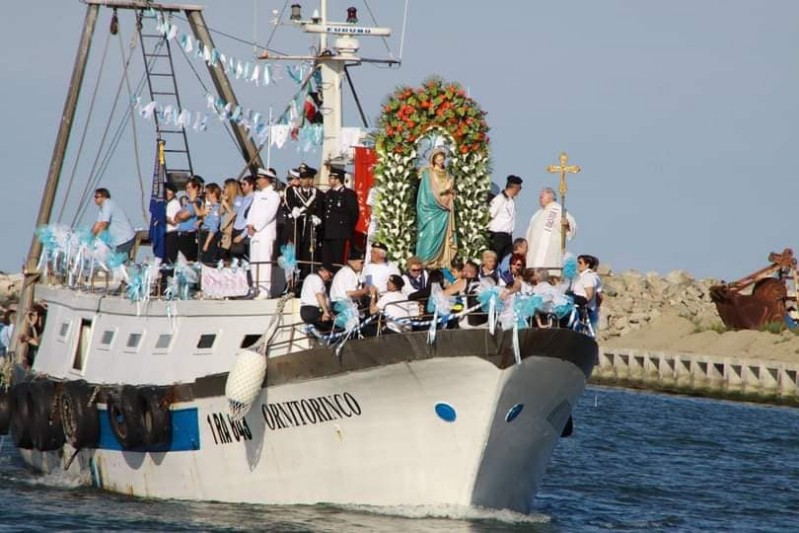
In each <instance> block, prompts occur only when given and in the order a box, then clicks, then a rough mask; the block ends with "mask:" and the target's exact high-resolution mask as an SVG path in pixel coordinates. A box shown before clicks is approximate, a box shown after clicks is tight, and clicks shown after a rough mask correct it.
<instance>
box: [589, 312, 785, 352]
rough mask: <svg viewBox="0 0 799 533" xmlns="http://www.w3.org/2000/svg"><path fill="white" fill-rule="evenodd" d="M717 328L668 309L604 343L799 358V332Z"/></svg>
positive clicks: (633, 347)
mask: <svg viewBox="0 0 799 533" xmlns="http://www.w3.org/2000/svg"><path fill="white" fill-rule="evenodd" d="M717 329H721V328H705V327H703V326H697V325H696V323H695V322H694V321H691V320H688V319H687V318H684V317H682V316H679V315H678V314H676V313H669V312H667V313H664V314H663V315H662V316H660V317H658V318H656V319H654V320H652V321H651V322H650V323H649V324H647V325H646V326H644V327H642V328H641V329H639V330H636V331H632V332H630V333H628V334H626V335H623V336H620V337H614V338H611V339H608V340H605V341H603V342H602V343H601V347H602V348H631V349H637V350H651V351H663V352H679V353H694V354H706V355H721V356H734V357H741V358H755V359H763V360H769V361H785V362H799V333H794V332H793V331H787V330H786V331H783V332H781V333H770V332H768V331H751V330H749V331H721V332H719V331H716V330H717Z"/></svg>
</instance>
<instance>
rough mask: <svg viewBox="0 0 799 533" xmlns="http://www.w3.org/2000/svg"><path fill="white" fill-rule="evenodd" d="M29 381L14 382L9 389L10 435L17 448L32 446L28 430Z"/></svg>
mask: <svg viewBox="0 0 799 533" xmlns="http://www.w3.org/2000/svg"><path fill="white" fill-rule="evenodd" d="M29 389H30V382H28V381H23V382H20V383H15V384H14V386H13V387H11V390H10V391H9V404H10V407H11V435H12V436H13V437H14V444H15V445H16V446H17V448H22V449H23V450H30V449H32V448H33V441H32V440H31V431H30V426H29V422H30V420H29V419H30V404H29V400H28V397H29V394H28V390H29Z"/></svg>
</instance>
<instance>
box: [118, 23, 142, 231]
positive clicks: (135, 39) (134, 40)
mask: <svg viewBox="0 0 799 533" xmlns="http://www.w3.org/2000/svg"><path fill="white" fill-rule="evenodd" d="M122 40H123V39H122V34H121V33H120V35H119V54H120V57H121V58H122V61H123V63H124V62H125V61H126V60H125V47H124V46H123V44H122ZM138 41H139V32H138V31H134V32H133V35H131V37H130V45H129V48H130V55H131V56H133V51H134V50H135V49H136V46H137V43H138ZM122 76H123V77H124V78H125V88H126V89H127V91H128V105H129V106H130V107H133V105H134V104H133V102H134V99H133V92H132V91H131V90H130V78H129V77H128V69H127V68H123V69H122ZM129 115H130V129H131V134H132V137H133V158H134V160H135V161H136V175H137V176H138V178H139V201H140V202H141V205H140V207H141V215H142V219H144V221H145V222H147V220H148V218H147V208H146V207H145V205H144V198H145V193H144V176H143V175H142V171H141V161H139V137H138V135H137V133H136V118H135V117H134V116H133V113H129Z"/></svg>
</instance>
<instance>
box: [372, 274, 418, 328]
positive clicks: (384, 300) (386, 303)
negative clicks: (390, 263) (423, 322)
mask: <svg viewBox="0 0 799 533" xmlns="http://www.w3.org/2000/svg"><path fill="white" fill-rule="evenodd" d="M404 285H405V282H404V281H403V280H402V276H399V275H397V274H391V275H390V276H389V277H388V280H387V281H386V292H384V293H383V295H382V296H380V297H378V296H377V290H375V289H373V290H372V296H371V302H370V304H369V311H370V312H371V313H372V314H375V313H383V316H384V317H385V319H386V328H387V329H388V331H393V332H395V333H402V332H404V331H410V330H411V326H410V324H402V323H399V322H397V321H396V319H402V318H412V317H416V316H419V303H418V302H409V301H407V299H406V298H405V296H403V294H402V288H403V286H404Z"/></svg>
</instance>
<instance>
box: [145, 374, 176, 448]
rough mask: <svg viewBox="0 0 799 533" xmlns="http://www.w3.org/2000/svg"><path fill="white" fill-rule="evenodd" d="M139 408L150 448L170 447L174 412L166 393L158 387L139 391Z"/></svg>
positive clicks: (146, 443)
mask: <svg viewBox="0 0 799 533" xmlns="http://www.w3.org/2000/svg"><path fill="white" fill-rule="evenodd" d="M139 408H140V413H141V417H142V427H143V428H144V444H145V445H147V446H148V447H161V446H168V445H169V444H170V443H171V442H172V411H170V409H169V405H168V404H167V401H166V393H165V391H164V390H163V389H159V388H157V387H142V388H140V389H139Z"/></svg>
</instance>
